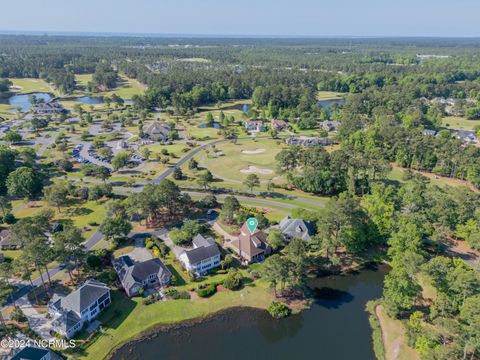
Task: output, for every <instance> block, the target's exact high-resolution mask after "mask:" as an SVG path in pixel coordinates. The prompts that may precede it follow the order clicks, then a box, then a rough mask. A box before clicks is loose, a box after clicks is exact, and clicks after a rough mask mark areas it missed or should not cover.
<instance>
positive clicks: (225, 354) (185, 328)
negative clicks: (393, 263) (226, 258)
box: [112, 265, 388, 360]
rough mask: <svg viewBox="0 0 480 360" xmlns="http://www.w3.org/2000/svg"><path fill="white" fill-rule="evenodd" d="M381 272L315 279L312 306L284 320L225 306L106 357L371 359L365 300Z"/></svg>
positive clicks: (374, 293)
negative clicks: (194, 321) (212, 313)
mask: <svg viewBox="0 0 480 360" xmlns="http://www.w3.org/2000/svg"><path fill="white" fill-rule="evenodd" d="M387 271H388V267H387V266H385V265H379V266H378V268H376V267H374V268H367V269H364V270H361V271H359V272H354V273H349V274H346V275H338V276H329V277H322V278H319V279H315V280H313V281H312V282H311V284H310V285H311V287H312V288H313V289H314V293H315V301H314V304H313V305H312V307H311V308H310V309H309V310H305V311H303V312H301V313H300V314H297V315H293V316H290V317H288V318H286V319H282V320H274V319H272V318H271V316H270V315H269V314H268V313H267V312H266V311H262V310H257V309H249V308H238V309H231V310H227V311H224V312H221V313H218V314H216V315H214V316H212V317H211V318H209V319H207V320H205V321H202V322H198V323H196V324H193V325H192V324H188V323H187V324H185V325H178V326H176V327H175V328H173V329H170V330H162V331H159V332H158V333H157V334H155V335H153V336H151V337H149V338H146V339H143V340H140V341H138V342H132V343H130V344H127V345H125V346H123V347H122V348H120V349H119V350H118V351H117V352H116V353H115V354H113V357H112V359H116V360H120V359H121V360H126V359H129V360H131V359H132V360H133V359H143V360H149V359H152V360H154V359H169V360H187V359H208V360H224V359H229V360H233V359H235V360H236V359H242V360H244V359H248V360H257V359H259V360H260V359H262V360H263V359H275V360H284V359H285V360H291V359H295V360H296V359H325V360H347V359H348V360H350V359H356V360H374V359H375V356H374V353H373V349H372V343H371V329H370V326H369V323H368V314H367V313H366V312H365V304H366V303H367V301H369V300H372V299H376V298H379V297H380V296H381V295H382V285H383V278H384V276H385V274H386V273H387Z"/></svg>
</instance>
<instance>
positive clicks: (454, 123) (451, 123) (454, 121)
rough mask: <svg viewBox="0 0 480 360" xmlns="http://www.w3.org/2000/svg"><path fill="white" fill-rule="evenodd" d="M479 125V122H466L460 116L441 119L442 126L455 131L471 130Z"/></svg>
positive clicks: (466, 120)
mask: <svg viewBox="0 0 480 360" xmlns="http://www.w3.org/2000/svg"><path fill="white" fill-rule="evenodd" d="M479 125H480V120H468V119H466V118H464V117H461V116H446V117H444V118H443V119H442V126H445V127H446V128H449V129H456V130H473V128H474V127H475V126H479Z"/></svg>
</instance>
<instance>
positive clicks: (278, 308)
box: [268, 301, 291, 319]
mask: <svg viewBox="0 0 480 360" xmlns="http://www.w3.org/2000/svg"><path fill="white" fill-rule="evenodd" d="M268 312H269V313H270V315H271V316H272V317H273V318H275V319H281V318H284V317H287V316H288V315H290V313H291V310H290V308H289V307H288V306H287V305H285V304H284V303H282V302H279V301H272V303H271V304H270V306H269V307H268Z"/></svg>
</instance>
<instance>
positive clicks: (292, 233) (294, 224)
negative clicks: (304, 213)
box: [278, 216, 313, 240]
mask: <svg viewBox="0 0 480 360" xmlns="http://www.w3.org/2000/svg"><path fill="white" fill-rule="evenodd" d="M278 227H279V228H280V230H281V231H282V233H283V234H285V235H287V236H288V237H290V238H292V239H293V238H300V239H303V240H309V239H310V236H311V235H312V234H313V228H312V226H311V225H310V224H309V223H308V222H306V221H303V220H302V219H292V218H291V217H290V216H286V217H284V218H283V219H282V221H280V224H279V226H278Z"/></svg>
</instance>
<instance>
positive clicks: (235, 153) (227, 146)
mask: <svg viewBox="0 0 480 360" xmlns="http://www.w3.org/2000/svg"><path fill="white" fill-rule="evenodd" d="M284 147H285V145H284V144H283V142H281V141H278V140H272V139H260V140H257V141H251V140H245V141H244V140H241V141H237V142H236V143H232V142H228V143H223V144H220V145H217V146H216V154H217V155H213V149H211V148H210V151H209V154H204V155H202V156H201V161H200V164H201V165H202V166H205V167H206V168H207V169H209V170H210V171H211V172H212V174H214V175H215V176H216V177H218V178H220V179H227V180H233V182H242V181H244V180H245V178H246V177H247V176H248V173H245V172H242V170H246V169H247V168H249V167H255V169H257V170H256V171H255V170H254V172H255V173H257V175H258V177H259V178H260V179H261V180H263V181H266V180H273V179H274V178H275V177H276V176H277V175H276V174H275V156H276V155H277V154H278V153H279V152H280V151H281V150H282V148H284ZM258 149H261V150H262V152H259V153H256V154H248V153H245V152H249V151H250V152H251V151H255V150H258ZM261 170H268V171H264V172H262V171H261Z"/></svg>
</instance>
